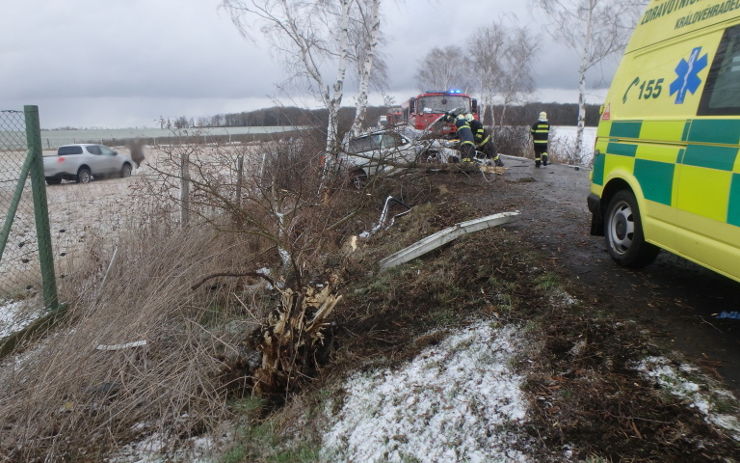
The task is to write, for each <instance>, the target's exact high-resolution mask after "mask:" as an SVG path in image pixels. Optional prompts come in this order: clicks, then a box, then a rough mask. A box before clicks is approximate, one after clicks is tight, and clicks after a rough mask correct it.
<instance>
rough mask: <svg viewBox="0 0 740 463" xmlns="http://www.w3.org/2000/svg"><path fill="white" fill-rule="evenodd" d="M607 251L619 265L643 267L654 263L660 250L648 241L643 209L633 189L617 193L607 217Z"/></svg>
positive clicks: (605, 218) (610, 203)
mask: <svg viewBox="0 0 740 463" xmlns="http://www.w3.org/2000/svg"><path fill="white" fill-rule="evenodd" d="M604 222H605V226H604V232H605V233H604V237H605V238H606V248H607V250H608V251H609V255H611V256H612V259H614V260H615V261H616V262H617V263H618V264H619V265H622V266H625V267H632V268H641V267H645V266H646V265H649V264H651V263H652V262H653V261H654V260H655V258H656V257H657V256H658V252H659V251H660V248H658V247H657V246H655V245H653V244H650V243H648V242H647V241H645V236H644V234H643V231H642V218H641V217H640V208H639V207H638V206H637V200H636V199H635V195H634V194H632V192H631V191H630V190H620V191H618V192H617V193H616V194H615V195H614V196H613V197H612V199H611V201H609V206H608V207H607V209H606V216H605V217H604Z"/></svg>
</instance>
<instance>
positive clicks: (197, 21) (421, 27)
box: [0, 0, 614, 127]
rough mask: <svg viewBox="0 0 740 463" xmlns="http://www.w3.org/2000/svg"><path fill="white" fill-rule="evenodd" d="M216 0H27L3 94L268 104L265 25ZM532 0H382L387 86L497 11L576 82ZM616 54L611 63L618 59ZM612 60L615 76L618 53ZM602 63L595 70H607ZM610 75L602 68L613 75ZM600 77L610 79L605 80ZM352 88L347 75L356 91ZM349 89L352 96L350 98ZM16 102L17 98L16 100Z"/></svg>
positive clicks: (550, 74) (11, 100) (48, 122)
mask: <svg viewBox="0 0 740 463" xmlns="http://www.w3.org/2000/svg"><path fill="white" fill-rule="evenodd" d="M219 3H220V1H219V0H185V1H183V0H156V1H152V0H107V1H105V2H101V1H99V0H65V1H62V0H58V1H53V0H25V1H24V2H12V3H9V4H8V5H4V6H3V12H2V15H0V102H2V103H1V104H0V106H3V109H5V107H10V108H14V107H18V106H20V105H22V104H39V105H40V106H41V108H40V109H41V114H42V123H43V124H44V125H45V126H47V127H54V126H63V125H97V126H103V125H108V126H123V125H152V121H153V118H156V117H158V116H159V115H164V116H176V115H180V114H187V115H188V116H192V117H198V116H202V115H209V114H213V113H217V112H227V111H238V110H243V109H254V108H256V107H259V106H263V105H265V104H270V103H271V100H270V99H269V97H268V96H269V95H275V94H277V93H278V92H277V90H276V89H275V83H276V82H281V81H283V80H284V72H283V70H282V68H281V65H280V62H279V59H278V58H276V57H275V56H273V55H272V54H271V53H270V47H269V45H267V42H266V41H265V40H263V39H262V38H261V37H260V35H259V33H256V34H255V42H250V41H247V40H245V39H244V38H242V37H241V36H240V35H239V34H238V32H237V30H236V28H235V27H234V26H233V25H232V24H231V21H230V19H229V16H228V14H227V13H226V12H225V11H222V10H219V9H218V5H219ZM528 5H529V2H516V3H514V2H509V1H506V0H468V1H465V2H457V3H455V4H454V5H452V4H450V3H449V2H443V1H434V0H406V1H403V2H396V1H393V0H386V2H384V19H385V22H384V25H383V27H384V32H383V35H384V38H385V42H386V43H385V45H384V50H383V54H384V56H385V57H386V59H387V62H388V76H389V82H388V89H389V91H390V92H398V91H403V90H404V89H413V88H416V85H415V80H414V74H415V72H416V69H417V68H418V65H419V63H420V61H421V58H422V57H423V56H424V55H425V54H426V53H427V52H428V51H429V50H430V49H431V48H432V47H435V46H439V47H441V46H445V45H449V44H451V43H454V44H457V45H460V46H463V47H465V46H474V45H473V44H469V43H466V40H467V38H468V37H469V36H470V35H471V34H472V32H473V31H474V30H475V29H476V28H478V27H480V26H484V25H487V24H489V23H491V22H492V21H493V20H494V19H496V18H497V17H499V16H500V15H506V18H507V20H510V21H517V22H518V23H519V24H528V26H527V27H531V28H532V29H533V31H534V32H535V33H536V34H537V36H538V37H539V38H540V40H541V42H542V49H543V53H541V55H540V57H539V58H538V64H537V68H536V83H537V86H538V87H548V88H565V89H573V88H575V87H576V79H577V78H576V73H575V69H576V64H577V58H576V56H575V55H574V54H573V53H572V52H571V51H570V50H568V48H566V47H563V46H561V45H559V44H557V43H556V42H555V41H553V40H552V39H551V38H550V37H549V36H547V34H546V33H545V32H544V29H543V27H544V26H543V25H542V24H540V23H537V22H536V21H535V20H534V19H532V18H538V17H540V15H539V14H533V13H532V12H531V11H529V8H528ZM609 66H611V67H609ZM609 66H607V67H606V68H605V70H604V71H603V75H604V76H610V75H611V72H612V71H613V68H614V63H611V64H610V65H609ZM599 78H600V77H599V73H598V72H597V73H594V75H592V76H591V78H590V82H592V83H594V82H596V81H598V80H599ZM608 78H609V77H606V79H602V80H608ZM602 86H603V85H602ZM351 90H352V88H351V86H350V91H351ZM350 102H351V100H350V99H349V98H348V99H346V100H345V103H346V104H349V103H350ZM9 105H10V106H9Z"/></svg>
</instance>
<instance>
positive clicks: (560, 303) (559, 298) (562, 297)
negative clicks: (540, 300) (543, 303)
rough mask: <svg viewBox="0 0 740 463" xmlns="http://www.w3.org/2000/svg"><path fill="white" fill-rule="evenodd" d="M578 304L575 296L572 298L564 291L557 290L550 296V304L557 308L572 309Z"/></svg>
mask: <svg viewBox="0 0 740 463" xmlns="http://www.w3.org/2000/svg"><path fill="white" fill-rule="evenodd" d="M577 303H578V299H577V298H575V297H574V296H571V295H570V294H568V293H567V292H565V291H563V290H562V289H555V290H553V292H552V294H551V295H550V304H552V305H553V306H555V307H559V308H566V307H570V306H572V305H574V304H577Z"/></svg>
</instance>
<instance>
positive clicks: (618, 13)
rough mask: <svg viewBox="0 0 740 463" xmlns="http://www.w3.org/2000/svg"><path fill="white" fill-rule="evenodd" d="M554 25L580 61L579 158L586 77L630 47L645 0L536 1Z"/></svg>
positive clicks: (552, 27)
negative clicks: (630, 39)
mask: <svg viewBox="0 0 740 463" xmlns="http://www.w3.org/2000/svg"><path fill="white" fill-rule="evenodd" d="M533 1H534V2H535V4H536V5H538V6H539V7H540V8H542V9H543V10H544V11H545V12H546V13H547V14H548V16H549V17H550V18H552V23H551V26H550V33H551V34H552V35H553V36H554V37H556V38H561V39H563V40H564V41H565V42H566V43H567V44H568V45H569V46H570V47H572V48H573V49H574V50H576V51H577V52H578V54H579V57H580V64H579V66H578V135H577V137H576V146H577V150H578V154H579V155H580V154H581V150H582V149H583V147H582V145H583V128H584V125H585V121H586V73H587V72H588V71H589V70H590V69H591V68H593V67H594V66H596V65H597V64H599V63H601V62H602V61H603V60H604V59H605V58H607V57H608V56H610V55H613V54H614V53H616V52H619V51H621V50H622V49H623V48H624V47H625V45H626V44H627V40H628V39H629V35H630V32H631V30H632V28H633V27H634V25H635V23H636V21H637V19H638V15H639V13H640V12H641V11H642V7H643V6H644V5H645V4H646V3H647V2H646V0H533Z"/></svg>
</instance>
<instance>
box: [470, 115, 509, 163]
mask: <svg viewBox="0 0 740 463" xmlns="http://www.w3.org/2000/svg"><path fill="white" fill-rule="evenodd" d="M466 118H467V120H468V125H470V130H472V131H473V136H474V137H475V149H477V150H478V151H480V152H482V153H483V154H484V155H485V157H486V159H491V160H492V161H493V162H494V164H495V165H497V166H499V167H503V165H504V163H503V161H501V156H499V154H498V151H496V145H495V144H494V143H493V135H492V134H491V132H490V131H489V130H488V129H486V128H485V127H483V123H482V122H481V121H479V120H478V119H476V118H475V117H473V115H472V114H468V115H467V116H466Z"/></svg>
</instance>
